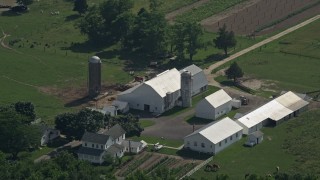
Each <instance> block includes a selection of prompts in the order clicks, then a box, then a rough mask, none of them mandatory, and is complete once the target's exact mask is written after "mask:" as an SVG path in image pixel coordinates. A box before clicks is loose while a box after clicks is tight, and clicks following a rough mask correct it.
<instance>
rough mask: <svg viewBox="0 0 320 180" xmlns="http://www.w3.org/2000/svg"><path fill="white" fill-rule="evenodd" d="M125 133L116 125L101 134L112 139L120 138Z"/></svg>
mask: <svg viewBox="0 0 320 180" xmlns="http://www.w3.org/2000/svg"><path fill="white" fill-rule="evenodd" d="M125 133H126V131H125V130H124V129H123V128H122V127H121V126H120V125H119V124H116V125H114V126H112V128H110V129H109V130H107V131H105V132H103V134H105V135H109V136H111V137H112V138H114V139H116V138H118V137H120V136H122V135H123V134H125Z"/></svg>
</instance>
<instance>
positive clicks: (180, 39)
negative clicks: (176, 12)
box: [173, 23, 185, 59]
mask: <svg viewBox="0 0 320 180" xmlns="http://www.w3.org/2000/svg"><path fill="white" fill-rule="evenodd" d="M184 28H185V27H184V25H183V24H182V23H177V24H175V25H174V26H173V31H174V37H173V43H174V46H175V48H174V50H175V51H176V53H177V56H178V58H179V59H184V51H185V30H184Z"/></svg>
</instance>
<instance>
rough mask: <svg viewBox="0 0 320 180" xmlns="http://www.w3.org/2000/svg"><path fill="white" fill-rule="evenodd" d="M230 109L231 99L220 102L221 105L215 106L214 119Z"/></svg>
mask: <svg viewBox="0 0 320 180" xmlns="http://www.w3.org/2000/svg"><path fill="white" fill-rule="evenodd" d="M231 109H232V105H231V101H229V102H227V103H225V104H222V105H221V106H219V107H217V108H215V119H218V118H219V117H221V116H222V115H225V114H227V113H228V112H230V111H231Z"/></svg>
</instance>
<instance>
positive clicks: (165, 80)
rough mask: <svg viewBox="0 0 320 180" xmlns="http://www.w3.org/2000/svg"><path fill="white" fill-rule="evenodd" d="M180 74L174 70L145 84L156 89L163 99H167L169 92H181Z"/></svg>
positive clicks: (165, 72)
mask: <svg viewBox="0 0 320 180" xmlns="http://www.w3.org/2000/svg"><path fill="white" fill-rule="evenodd" d="M180 79H181V75H180V72H179V71H178V70H177V69H176V68H173V69H171V70H167V71H164V72H162V73H160V74H158V75H157V76H156V77H155V78H153V79H150V80H149V81H146V82H144V83H145V84H146V85H149V86H150V87H151V88H152V89H154V90H155V91H156V92H157V93H158V94H159V95H160V96H161V97H165V96H166V95H167V93H169V92H175V91H178V90H180V86H181V84H180Z"/></svg>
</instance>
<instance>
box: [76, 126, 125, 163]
mask: <svg viewBox="0 0 320 180" xmlns="http://www.w3.org/2000/svg"><path fill="white" fill-rule="evenodd" d="M100 133H101V134H98V133H91V132H85V133H84V135H83V136H82V139H81V141H82V145H81V147H80V149H79V150H78V158H79V159H80V160H87V161H90V162H92V163H98V164H101V163H103V161H104V160H103V157H104V155H105V154H109V155H111V156H112V157H122V156H123V153H124V151H125V147H124V146H123V145H122V142H123V140H124V139H125V131H124V130H123V129H122V127H121V126H120V125H118V124H117V125H115V126H113V127H112V128H110V129H109V130H106V131H101V132H100Z"/></svg>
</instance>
